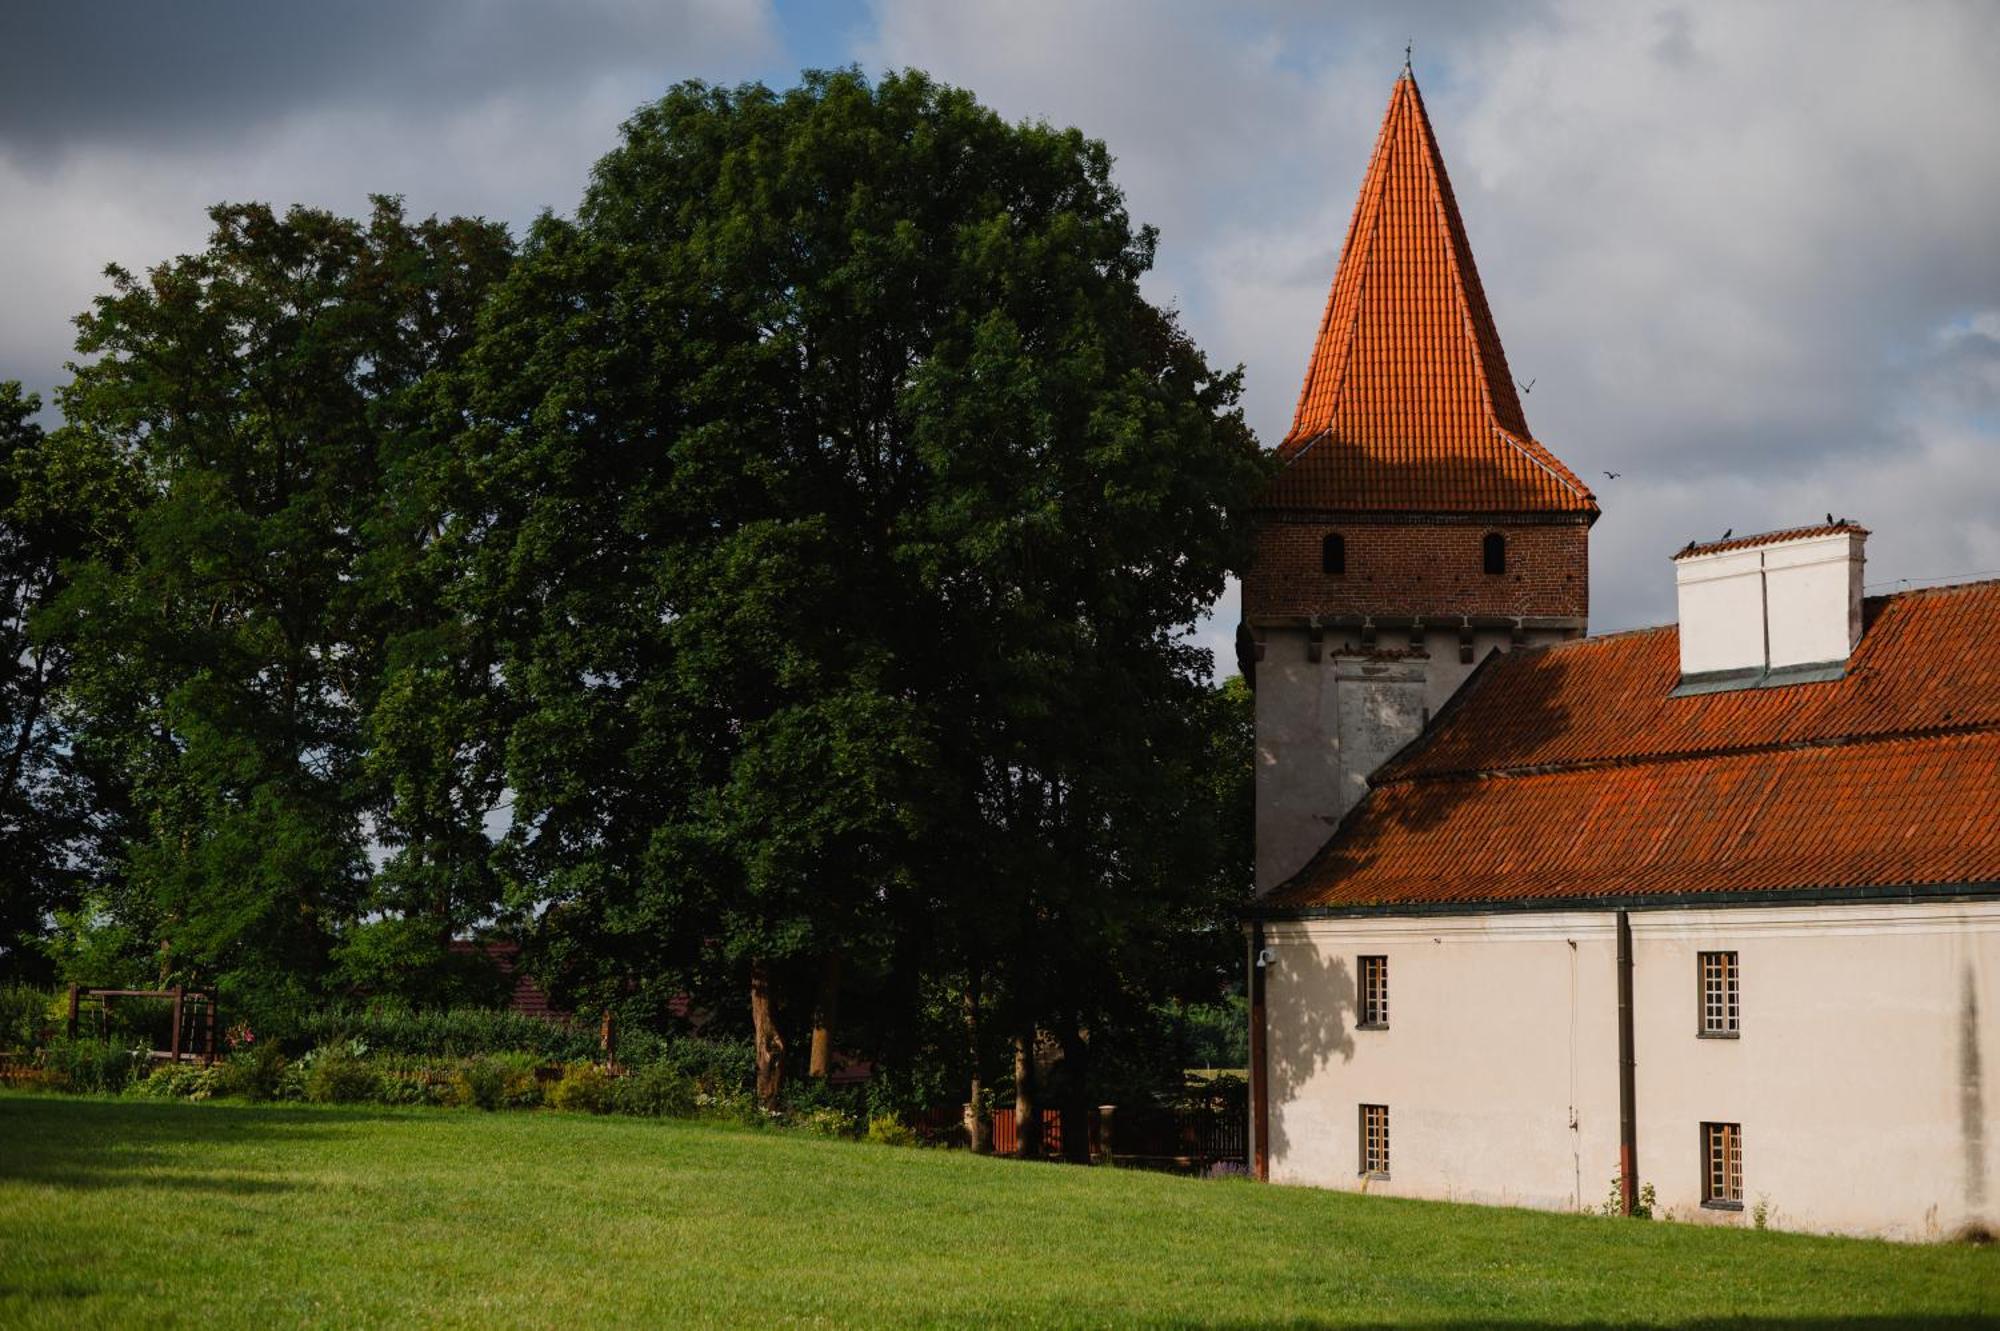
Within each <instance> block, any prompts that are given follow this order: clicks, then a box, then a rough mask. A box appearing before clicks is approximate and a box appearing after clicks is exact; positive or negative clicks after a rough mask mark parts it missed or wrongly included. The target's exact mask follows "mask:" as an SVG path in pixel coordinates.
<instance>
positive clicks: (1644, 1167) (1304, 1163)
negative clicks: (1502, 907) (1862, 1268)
mask: <svg viewBox="0 0 2000 1331" xmlns="http://www.w3.org/2000/svg"><path fill="white" fill-rule="evenodd" d="M1632 928H1633V945H1634V976H1633V981H1634V1009H1635V1020H1634V1028H1635V1052H1636V1058H1637V1064H1638V1072H1637V1083H1638V1100H1639V1103H1638V1139H1639V1140H1638V1147H1639V1177H1640V1180H1641V1181H1642V1182H1646V1183H1651V1184H1652V1185H1653V1186H1654V1188H1655V1190H1656V1192H1657V1194H1658V1198H1659V1206H1660V1208H1661V1209H1662V1210H1663V1211H1665V1212H1666V1213H1668V1214H1670V1215H1672V1216H1674V1217H1676V1218H1680V1219H1689V1220H1700V1221H1704V1222H1711V1223H1722V1224H1745V1225H1747V1224H1750V1223H1752V1221H1753V1210H1754V1208H1755V1207H1756V1205H1757V1204H1758V1203H1759V1202H1760V1201H1761V1202H1762V1203H1763V1204H1764V1205H1765V1207H1766V1212H1767V1220H1768V1223H1770V1224H1771V1225H1773V1226H1775V1227H1781V1228H1788V1229H1808V1230H1828V1231H1840V1232H1851V1233H1869V1234H1882V1235H1886V1236H1890V1237H1898V1238H1931V1237H1938V1236H1941V1235H1944V1234H1948V1233H1950V1232H1951V1231H1952V1230H1953V1229H1955V1228H1957V1227H1958V1226H1959V1225H1960V1224H1962V1223H1964V1222H1965V1221H1966V1220H1968V1219H1971V1218H1975V1217H1977V1218H1982V1219H1984V1220H1985V1221H1986V1222H1987V1223H1989V1224H1993V1223H2000V1196H1996V1192H2000V1072H1996V1071H1994V1070H1996V1069H2000V901H1991V902H1980V903H1974V904H1944V905H1922V904H1896V903H1887V904H1881V905H1852V904H1842V905H1818V906H1787V907H1738V908H1728V909H1715V910H1698V911H1694V910H1659V911H1635V912H1633V915H1632ZM1614 929H1615V925H1614V918H1613V916H1612V915H1611V914H1610V913H1609V912H1593V913H1556V912H1551V913H1496V914H1491V915H1466V916H1454V917H1400V918H1357V919H1347V920H1317V921H1309V922H1303V923H1282V924H1270V925H1267V926H1266V941H1267V943H1268V944H1269V945H1270V946H1271V947H1272V949H1273V951H1274V953H1275V954H1276V958H1275V960H1274V962H1273V964H1272V966H1271V967H1270V969H1269V972H1268V975H1267V981H1266V984H1267V1006H1268V1010H1269V1014H1270V1015H1269V1021H1270V1027H1269V1043H1270V1095H1271V1107H1270V1137H1271V1142H1270V1146H1271V1176H1272V1178H1273V1179H1274V1180H1275V1181H1278V1182H1291V1183H1311V1184H1317V1185H1321V1186H1326V1187H1337V1188H1348V1189H1357V1188H1362V1187H1364V1186H1365V1187H1366V1188H1367V1190H1369V1191H1380V1192H1386V1193H1390V1194H1394V1195H1401V1196H1420V1197H1438V1198H1449V1199H1457V1200H1466V1201H1483V1202H1500V1203H1514V1204H1522V1205H1528V1206H1538V1207H1549V1208H1558V1209H1576V1208H1582V1207H1595V1206H1598V1205H1600V1204H1601V1203H1602V1202H1603V1201H1604V1199H1605V1197H1606V1195H1607V1194H1608V1193H1609V1191H1610V1189H1611V1181H1612V1179H1613V1177H1614V1176H1615V1174H1616V1173H1617V1161H1618V1036H1617V989H1616V984H1617V974H1616V949H1615V940H1614ZM1709 949H1714V950H1733V951H1735V952H1737V953H1738V954H1739V957H1740V964H1741V967H1742V1003H1743V1020H1742V1034H1741V1036H1740V1038H1738V1039H1735V1040H1713V1039H1699V1038H1697V1036H1696V1030H1697V1017H1698V1012H1697V994H1698V986H1697V978H1696V973H1695V967H1696V961H1695V954H1696V953H1697V952H1698V951H1703V950H1709ZM1375 954H1380V955H1385V956H1387V957H1388V958H1389V990H1390V1000H1389V1004H1390V1023H1389V1029H1388V1030H1386V1031H1363V1030H1356V1029H1355V1020H1356V1017H1355V995H1354V977H1355V966H1356V962H1355V959H1356V957H1358V956H1361V955H1375ZM1363 1103H1373V1104H1386V1105H1388V1106H1389V1110H1390V1152H1391V1168H1390V1177H1389V1178H1388V1179H1386V1180H1379V1179H1371V1180H1366V1181H1364V1180H1362V1179H1360V1178H1359V1177H1358V1176H1357V1173H1358V1169H1359V1160H1358V1149H1359V1147H1358V1139H1359V1133H1358V1126H1357V1115H1358V1106H1359V1105H1361V1104H1363ZM1704 1121H1723V1122H1738V1123H1741V1124H1742V1125H1743V1140H1744V1199H1745V1209H1744V1210H1743V1211H1742V1212H1728V1211H1714V1210H1708V1209H1705V1208H1703V1207H1702V1206H1701V1204H1700V1203H1701V1170H1702V1165H1703V1160H1702V1153H1701V1144H1700V1140H1699V1134H1700V1125H1701V1124H1702V1122H1704Z"/></svg>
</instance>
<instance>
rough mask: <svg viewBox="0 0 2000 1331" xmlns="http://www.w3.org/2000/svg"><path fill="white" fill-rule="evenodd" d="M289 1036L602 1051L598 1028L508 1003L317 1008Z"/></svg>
mask: <svg viewBox="0 0 2000 1331" xmlns="http://www.w3.org/2000/svg"><path fill="white" fill-rule="evenodd" d="M289 1039H290V1040H291V1041H292V1042H293V1043H294V1044H295V1046H296V1047H300V1048H315V1047H319V1046H323V1045H328V1044H333V1043H337V1042H339V1041H343V1040H350V1039H353V1040H361V1041H363V1042H364V1043H366V1044H367V1045H368V1047H369V1048H371V1049H375V1050H379V1051H381V1052H383V1053H393V1054H423V1055H433V1056H437V1057H443V1058H469V1057H472V1056H474V1055H477V1054H501V1053H516V1052H525V1053H531V1054H534V1055H536V1056H537V1057H539V1058H542V1059H545V1060H547V1061H549V1062H562V1061H574V1060H577V1059H588V1058H592V1057H594V1056H595V1055H596V1054H597V1052H598V1037H597V1033H596V1032H595V1031H591V1030H586V1029H583V1028H581V1027H576V1026H561V1025H557V1024H555V1023H554V1022H548V1021H543V1020H541V1019H539V1018H536V1017H530V1016H525V1015H523V1014H521V1013H519V1012H514V1011H510V1010H508V1009H506V1008H477V1007H454V1008H429V1009H415V1008H411V1007H408V1006H405V1005H402V1004H398V1003H391V1002H377V1003H370V1004H368V1005H367V1006H365V1007H357V1006H349V1005H342V1004H335V1005H333V1006H330V1007H323V1008H317V1009H314V1010H313V1011H311V1012H308V1013H306V1014H304V1015H303V1016H301V1017H300V1019H299V1020H298V1021H297V1022H296V1023H295V1026H294V1029H293V1031H292V1033H291V1035H290V1036H289Z"/></svg>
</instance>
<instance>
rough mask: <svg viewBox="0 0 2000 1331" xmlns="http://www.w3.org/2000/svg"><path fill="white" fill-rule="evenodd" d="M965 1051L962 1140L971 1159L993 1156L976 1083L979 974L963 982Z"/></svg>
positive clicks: (982, 1092) (982, 1086) (982, 1091)
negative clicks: (967, 1074) (968, 1060)
mask: <svg viewBox="0 0 2000 1331" xmlns="http://www.w3.org/2000/svg"><path fill="white" fill-rule="evenodd" d="M965 1047H966V1050H967V1052H968V1053H969V1054H970V1055H971V1056H972V1085H971V1087H970V1088H969V1098H968V1099H967V1100H966V1104H965V1138H966V1142H967V1143H968V1144H969V1145H970V1146H971V1147H972V1150H973V1153H974V1154H975V1155H991V1154H993V1120H992V1119H991V1118H990V1117H988V1115H987V1113H986V1103H985V1101H986V1083H985V1082H984V1081H982V1080H981V1079H980V1076H979V1070H980V1057H979V972H977V971H974V972H973V973H972V975H971V977H970V978H969V979H967V980H966V982H965Z"/></svg>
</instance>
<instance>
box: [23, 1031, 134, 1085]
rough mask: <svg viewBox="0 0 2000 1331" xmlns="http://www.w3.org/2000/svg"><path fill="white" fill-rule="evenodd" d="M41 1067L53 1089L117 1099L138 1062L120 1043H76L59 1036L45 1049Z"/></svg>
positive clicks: (84, 1039) (84, 1040) (82, 1039)
mask: <svg viewBox="0 0 2000 1331" xmlns="http://www.w3.org/2000/svg"><path fill="white" fill-rule="evenodd" d="M140 1057H143V1054H142V1055H141V1056H140ZM41 1066H42V1068H43V1070H44V1071H45V1072H46V1073H47V1074H48V1081H49V1084H50V1085H52V1086H60V1087H61V1088H63V1089H64V1090H69V1091H76V1092H79V1093H82V1094H92V1093H104V1094H110V1095H116V1094H117V1093H118V1092H120V1091H122V1090H124V1089H125V1085H126V1083H127V1082H129V1081H131V1080H132V1077H133V1073H134V1071H135V1070H136V1068H137V1066H138V1059H137V1058H135V1057H134V1056H133V1052H132V1051H131V1050H130V1049H127V1048H125V1047H124V1046H123V1045H121V1044H120V1043H118V1042H117V1041H116V1040H98V1039H92V1038H90V1037H88V1036H79V1037H77V1038H76V1039H74V1040H72V1039H70V1038H69V1037H68V1036H67V1035H59V1036H57V1037H56V1038H55V1039H53V1040H50V1041H49V1043H48V1045H47V1046H46V1047H44V1048H43V1050H42V1054H41Z"/></svg>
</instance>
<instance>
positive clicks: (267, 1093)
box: [217, 1044, 303, 1100]
mask: <svg viewBox="0 0 2000 1331" xmlns="http://www.w3.org/2000/svg"><path fill="white" fill-rule="evenodd" d="M218 1066H219V1067H220V1068H221V1069H222V1073H221V1076H220V1078H219V1086H218V1090H217V1093H218V1094H221V1095H228V1096H234V1097H235V1098H236V1099H239V1100H288V1099H297V1098H302V1093H303V1087H302V1086H299V1085H298V1084H297V1081H296V1079H297V1078H298V1076H299V1074H298V1072H297V1071H296V1070H294V1069H289V1068H288V1066H287V1064H286V1062H285V1056H284V1054H283V1053H281V1052H279V1049H278V1046H276V1045H275V1044H259V1045H253V1046H251V1047H250V1048H248V1049H241V1050H238V1051H237V1052H236V1053H233V1054H231V1055H230V1056H229V1058H228V1059H227V1060H226V1061H224V1062H223V1063H221V1064H219V1065H218ZM288 1071H290V1072H291V1073H292V1078H293V1079H294V1082H293V1085H290V1086H288V1085H287V1084H286V1083H287V1077H286V1073H287V1072H288Z"/></svg>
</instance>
